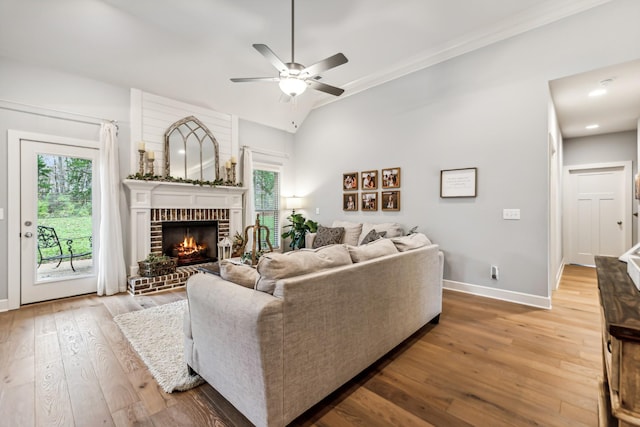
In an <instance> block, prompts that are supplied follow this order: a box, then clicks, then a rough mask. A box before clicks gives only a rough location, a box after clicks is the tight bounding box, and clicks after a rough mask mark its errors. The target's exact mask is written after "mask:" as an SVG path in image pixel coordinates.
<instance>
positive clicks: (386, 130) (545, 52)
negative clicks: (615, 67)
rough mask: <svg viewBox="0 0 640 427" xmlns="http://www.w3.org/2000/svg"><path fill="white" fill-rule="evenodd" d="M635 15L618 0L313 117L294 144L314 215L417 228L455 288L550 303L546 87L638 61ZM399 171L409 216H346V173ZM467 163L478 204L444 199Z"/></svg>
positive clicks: (633, 5) (638, 11)
mask: <svg viewBox="0 0 640 427" xmlns="http://www.w3.org/2000/svg"><path fill="white" fill-rule="evenodd" d="M637 16H640V2H637V1H633V0H619V1H614V2H612V3H608V4H606V5H604V6H600V7H597V8H594V9H592V10H590V11H587V12H584V13H581V14H579V15H576V16H573V17H570V18H567V19H565V20H562V21H559V22H556V23H553V24H550V25H547V26H545V27H542V28H540V29H537V30H534V31H531V32H528V33H525V34H522V35H520V36H517V37H514V38H512V39H509V40H506V41H503V42H500V43H497V44H495V45H492V46H488V47H486V48H484V49H481V50H479V51H475V52H472V53H469V54H466V55H463V56H460V57H458V58H454V59H452V60H449V61H447V62H444V63H441V64H438V65H435V66H433V67H430V68H428V69H425V70H421V71H418V72H416V73H413V74H411V75H408V76H406V77H403V78H401V79H398V80H395V81H392V82H389V83H387V84H385V85H382V86H379V87H376V88H373V89H371V90H368V91H365V92H363V93H359V94H357V95H354V96H352V97H349V98H347V99H344V100H342V101H340V102H336V103H333V104H330V105H328V106H326V107H323V108H320V109H318V110H315V111H314V112H313V113H312V114H311V115H310V116H309V118H308V119H307V120H306V121H305V123H304V124H303V126H302V127H301V129H300V130H299V131H298V133H297V134H296V140H295V143H296V145H295V152H296V159H297V161H296V165H297V173H296V176H297V185H298V188H301V189H304V190H305V191H307V192H309V193H310V195H311V196H310V198H311V199H312V205H311V206H312V207H318V208H320V215H317V216H316V215H313V211H311V212H310V214H311V216H312V217H314V219H317V220H319V221H320V222H321V223H324V224H329V223H330V222H331V221H332V220H333V219H334V218H343V219H350V220H367V221H387V220H394V221H399V222H401V223H403V224H405V225H406V226H407V227H411V226H413V225H419V228H420V230H421V231H423V232H425V233H426V234H427V235H428V236H429V237H430V238H431V239H432V240H434V241H435V242H436V243H438V244H440V245H441V248H442V249H443V251H444V252H445V256H446V261H445V263H446V265H445V278H446V279H448V281H449V282H448V285H449V286H452V287H457V288H458V289H464V290H467V291H471V292H475V293H479V294H486V295H491V296H496V297H499V298H505V299H511V300H516V301H520V302H525V303H530V304H534V305H541V306H548V304H549V303H550V298H549V286H548V281H549V267H548V261H549V260H548V257H549V249H548V232H549V202H548V196H549V185H548V179H549V172H548V168H549V160H548V103H549V89H548V82H549V81H550V80H553V79H556V78H559V77H563V76H566V75H571V74H576V73H578V72H581V71H585V70H589V69H593V68H599V67H602V66H605V65H610V64H615V63H620V62H624V61H628V60H631V59H636V58H638V57H640V45H638V43H637V40H638V39H639V38H640V27H639V26H638V25H637V19H636V17H637ZM393 166H400V167H401V168H402V187H401V191H402V210H401V211H400V212H398V213H388V212H377V213H362V212H357V213H350V214H345V213H344V212H343V211H342V209H341V203H340V201H341V193H342V191H341V185H340V184H341V178H342V174H343V173H344V172H349V171H354V170H359V171H362V170H368V169H380V168H386V167H393ZM463 167H477V168H478V196H477V197H476V198H474V199H455V200H452V199H441V198H439V193H438V190H439V173H440V170H441V169H450V168H463ZM503 208H520V209H521V213H522V219H521V220H520V221H505V220H502V219H501V214H502V209H503ZM492 264H494V265H498V266H499V267H500V280H499V281H495V280H492V279H490V277H489V269H490V265H492Z"/></svg>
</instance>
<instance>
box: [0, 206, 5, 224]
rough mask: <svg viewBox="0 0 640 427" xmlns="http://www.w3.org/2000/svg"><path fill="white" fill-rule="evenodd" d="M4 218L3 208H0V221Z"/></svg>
mask: <svg viewBox="0 0 640 427" xmlns="http://www.w3.org/2000/svg"><path fill="white" fill-rule="evenodd" d="M2 220H4V208H0V221H2Z"/></svg>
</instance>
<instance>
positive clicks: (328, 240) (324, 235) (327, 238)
mask: <svg viewBox="0 0 640 427" xmlns="http://www.w3.org/2000/svg"><path fill="white" fill-rule="evenodd" d="M343 235H344V227H333V228H331V227H323V226H322V225H319V226H318V231H317V232H316V238H315V239H314V241H313V245H312V246H311V247H312V248H313V249H317V248H321V247H322V246H327V245H335V244H337V243H342V236H343Z"/></svg>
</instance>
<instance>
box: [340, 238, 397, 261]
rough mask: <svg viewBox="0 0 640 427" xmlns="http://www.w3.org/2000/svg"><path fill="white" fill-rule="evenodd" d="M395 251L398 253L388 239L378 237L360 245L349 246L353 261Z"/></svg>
mask: <svg viewBox="0 0 640 427" xmlns="http://www.w3.org/2000/svg"><path fill="white" fill-rule="evenodd" d="M395 253H398V249H396V245H394V244H393V242H392V241H391V240H389V239H378V240H374V241H373V242H371V243H367V244H366V245H361V246H349V255H351V261H353V262H362V261H367V260H370V259H373V258H378V257H381V256H384V255H391V254H395Z"/></svg>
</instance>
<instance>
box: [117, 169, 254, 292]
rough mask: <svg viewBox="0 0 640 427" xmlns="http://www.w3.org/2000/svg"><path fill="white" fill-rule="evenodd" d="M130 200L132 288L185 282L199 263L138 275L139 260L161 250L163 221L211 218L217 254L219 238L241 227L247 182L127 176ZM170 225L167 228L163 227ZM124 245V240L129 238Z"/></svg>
mask: <svg viewBox="0 0 640 427" xmlns="http://www.w3.org/2000/svg"><path fill="white" fill-rule="evenodd" d="M123 185H124V186H125V188H126V190H127V191H126V193H127V203H128V205H129V214H130V222H129V231H130V239H129V243H130V244H129V251H130V253H129V256H128V257H127V259H128V261H129V278H128V286H127V288H128V290H129V293H131V294H133V295H140V294H145V293H150V292H157V291H162V290H167V289H172V288H176V287H181V286H184V285H185V283H186V281H187V279H188V278H189V276H191V275H192V274H194V273H196V272H197V271H198V265H188V266H183V267H178V269H177V271H176V272H175V273H173V274H168V275H165V276H157V277H140V276H138V275H137V273H138V261H139V260H143V259H144V258H146V257H147V255H148V254H149V253H155V254H162V253H163V252H165V250H166V248H163V224H165V225H167V224H172V225H174V224H176V223H181V224H183V223H184V224H189V223H192V224H195V225H199V224H205V223H206V224H211V225H212V223H214V224H215V226H213V225H212V227H213V228H215V230H216V231H215V233H216V236H215V237H214V238H213V239H210V240H209V241H208V246H213V247H212V248H210V251H209V252H210V253H209V255H210V256H211V257H216V256H217V247H216V246H215V242H217V240H218V239H219V238H221V237H227V236H229V237H232V236H233V235H234V234H235V233H236V231H237V232H241V231H242V197H243V194H244V189H243V188H238V187H215V188H212V187H204V186H202V187H201V186H195V185H191V184H182V183H173V182H162V181H139V180H130V179H127V180H124V181H123ZM165 229H166V228H165ZM125 245H126V242H125Z"/></svg>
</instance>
